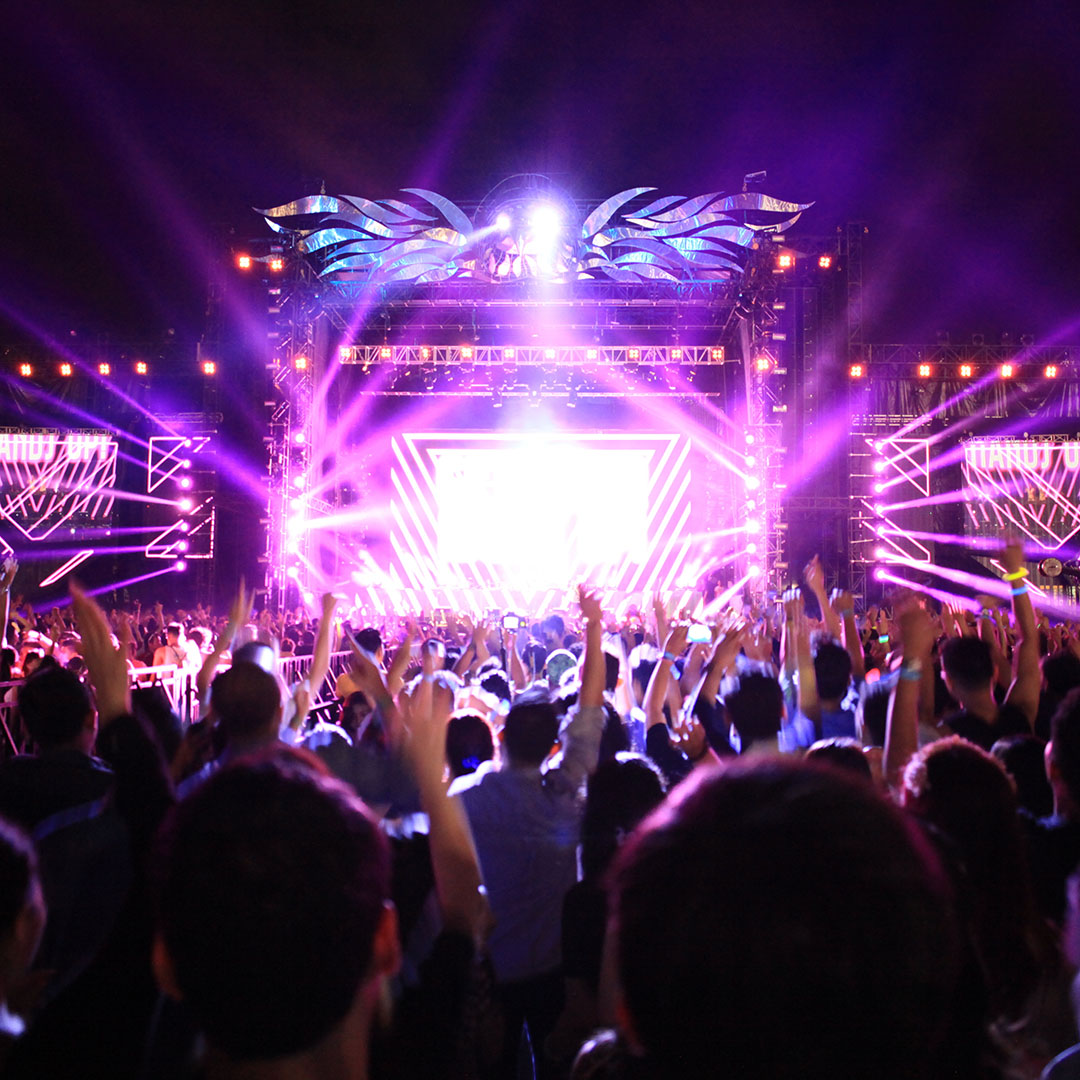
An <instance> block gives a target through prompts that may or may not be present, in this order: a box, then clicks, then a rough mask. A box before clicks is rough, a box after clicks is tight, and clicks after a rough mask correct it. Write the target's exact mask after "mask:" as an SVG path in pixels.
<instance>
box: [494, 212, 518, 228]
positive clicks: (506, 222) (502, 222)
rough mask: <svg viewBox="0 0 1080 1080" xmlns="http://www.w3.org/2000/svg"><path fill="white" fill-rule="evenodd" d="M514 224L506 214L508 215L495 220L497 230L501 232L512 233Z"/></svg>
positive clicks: (502, 215)
mask: <svg viewBox="0 0 1080 1080" xmlns="http://www.w3.org/2000/svg"><path fill="white" fill-rule="evenodd" d="M513 224H514V223H513V221H512V220H511V219H510V215H509V214H506V213H503V214H500V215H499V216H498V217H497V218H496V219H495V228H496V229H498V230H499V232H509V231H510V226H511V225H513Z"/></svg>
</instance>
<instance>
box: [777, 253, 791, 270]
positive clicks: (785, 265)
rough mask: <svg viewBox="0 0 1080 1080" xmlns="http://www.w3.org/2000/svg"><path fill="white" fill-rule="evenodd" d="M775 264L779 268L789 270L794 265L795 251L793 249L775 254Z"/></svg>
mask: <svg viewBox="0 0 1080 1080" xmlns="http://www.w3.org/2000/svg"><path fill="white" fill-rule="evenodd" d="M776 265H777V267H778V268H779V269H781V270H790V269H791V268H792V267H793V266H794V265H795V253H794V252H793V251H781V252H780V254H779V255H777V256H776Z"/></svg>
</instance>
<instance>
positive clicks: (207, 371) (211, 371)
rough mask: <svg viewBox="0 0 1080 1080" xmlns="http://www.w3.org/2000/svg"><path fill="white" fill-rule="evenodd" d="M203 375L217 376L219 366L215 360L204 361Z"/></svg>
mask: <svg viewBox="0 0 1080 1080" xmlns="http://www.w3.org/2000/svg"><path fill="white" fill-rule="evenodd" d="M202 373H203V374H204V375H216V374H217V364H216V363H215V362H214V361H213V360H204V361H203V362H202Z"/></svg>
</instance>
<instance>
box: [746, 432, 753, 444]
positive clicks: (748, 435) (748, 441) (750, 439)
mask: <svg viewBox="0 0 1080 1080" xmlns="http://www.w3.org/2000/svg"><path fill="white" fill-rule="evenodd" d="M746 445H747V446H753V445H754V436H753V435H751V434H749V433H747V436H746Z"/></svg>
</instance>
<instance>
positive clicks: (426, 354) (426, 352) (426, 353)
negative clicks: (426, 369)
mask: <svg viewBox="0 0 1080 1080" xmlns="http://www.w3.org/2000/svg"><path fill="white" fill-rule="evenodd" d="M420 359H421V360H430V359H431V350H430V349H429V348H428V347H427V346H426V345H421V346H420Z"/></svg>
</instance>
